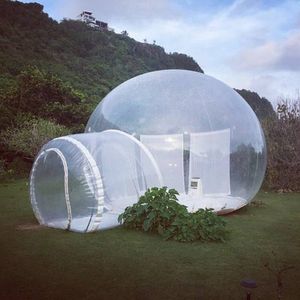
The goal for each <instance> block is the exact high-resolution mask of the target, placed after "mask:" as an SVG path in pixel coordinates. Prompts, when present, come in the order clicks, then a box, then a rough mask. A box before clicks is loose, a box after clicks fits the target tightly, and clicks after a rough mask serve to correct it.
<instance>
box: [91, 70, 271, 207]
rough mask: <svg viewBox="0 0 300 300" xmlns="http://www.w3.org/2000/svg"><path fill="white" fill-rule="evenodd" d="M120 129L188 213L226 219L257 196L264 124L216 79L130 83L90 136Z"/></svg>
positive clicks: (160, 76)
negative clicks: (210, 212) (209, 212)
mask: <svg viewBox="0 0 300 300" xmlns="http://www.w3.org/2000/svg"><path fill="white" fill-rule="evenodd" d="M107 129H118V130H120V131H123V132H127V133H128V134H131V135H132V136H134V137H135V138H136V139H137V140H139V141H140V142H142V143H143V144H144V145H145V146H146V147H147V148H148V150H149V151H150V152H151V154H152V156H153V158H154V159H155V161H156V163H157V165H158V167H159V170H160V173H161V174H162V180H163V185H166V186H167V187H168V188H175V189H177V190H178V191H179V193H180V197H179V200H180V202H181V203H183V204H185V205H187V206H188V208H189V209H190V210H196V209H198V208H201V207H208V208H213V209H214V210H215V211H217V212H219V213H226V212H230V211H233V210H236V209H238V208H240V207H242V206H244V205H246V204H247V203H248V202H249V201H251V199H252V198H253V197H254V196H255V194H256V193H257V191H258V190H259V188H260V186H261V183H262V181H263V177H264V173H265V168H266V146H265V140H264V135H263V132H262V129H261V126H260V123H259V121H258V119H257V117H256V115H255V113H254V112H253V111H252V109H251V108H250V106H249V105H248V104H247V103H246V101H245V100H244V99H243V98H242V97H241V96H240V95H239V94H238V93H237V92H235V91H234V90H233V89H232V88H230V87H228V86H227V85H225V84H224V83H222V82H221V81H219V80H216V79H214V78H212V77H210V76H207V75H204V74H201V73H198V72H193V71H185V70H164V71H156V72H150V73H146V74H143V75H140V76H137V77H135V78H132V79H130V80H128V81H126V82H124V83H123V84H121V85H119V86H118V87H116V88H115V89H114V90H113V91H111V92H110V93H109V94H108V95H107V96H106V97H105V98H104V99H103V100H102V102H101V103H100V104H99V105H98V106H97V108H96V109H95V111H94V112H93V114H92V116H91V117H90V119H89V121H88V124H87V127H86V132H102V131H104V130H107Z"/></svg>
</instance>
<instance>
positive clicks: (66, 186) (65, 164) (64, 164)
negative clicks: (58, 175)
mask: <svg viewBox="0 0 300 300" xmlns="http://www.w3.org/2000/svg"><path fill="white" fill-rule="evenodd" d="M51 151H53V152H55V153H56V154H57V155H58V156H59V158H60V159H61V161H62V164H63V168H64V193H65V202H66V208H67V214H68V224H67V229H70V226H71V222H72V210H71V204H70V196H69V185H68V164H67V161H66V159H65V156H64V155H63V153H62V152H61V151H60V150H59V149H58V148H49V149H47V150H43V151H41V153H39V155H38V156H37V158H36V160H35V163H34V166H33V168H32V172H31V178H30V187H31V188H30V196H31V200H32V201H31V202H32V203H33V205H32V206H33V207H34V213H35V215H36V217H37V219H38V220H39V221H40V223H41V224H45V223H46V222H45V221H44V219H43V218H42V216H41V213H40V211H39V209H38V206H37V202H36V197H35V188H34V184H33V180H34V171H35V168H36V165H37V163H38V161H39V159H40V158H41V157H42V155H44V154H45V153H47V152H51Z"/></svg>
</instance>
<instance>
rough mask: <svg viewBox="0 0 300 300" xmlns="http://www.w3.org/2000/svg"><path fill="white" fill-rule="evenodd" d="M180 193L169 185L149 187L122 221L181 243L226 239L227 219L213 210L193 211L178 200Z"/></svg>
mask: <svg viewBox="0 0 300 300" xmlns="http://www.w3.org/2000/svg"><path fill="white" fill-rule="evenodd" d="M176 195H178V192H177V191H176V190H174V189H170V190H168V189H167V187H163V188H157V187H154V188H151V189H148V190H147V191H146V193H145V195H144V196H141V197H140V199H139V201H138V202H137V203H136V204H134V205H133V206H129V207H127V208H126V209H125V211H124V213H122V214H121V215H120V216H119V222H120V223H123V225H124V226H125V227H127V228H131V229H137V230H143V231H146V232H155V233H158V234H160V235H161V236H163V237H164V238H165V239H173V240H176V241H180V242H192V241H196V240H201V241H224V240H225V236H226V230H225V221H224V220H223V219H222V218H221V217H218V216H217V215H216V214H214V213H213V212H212V209H199V210H198V211H197V212H195V213H189V212H188V211H187V209H186V206H184V205H180V204H179V203H178V202H177V201H178V199H177V197H176Z"/></svg>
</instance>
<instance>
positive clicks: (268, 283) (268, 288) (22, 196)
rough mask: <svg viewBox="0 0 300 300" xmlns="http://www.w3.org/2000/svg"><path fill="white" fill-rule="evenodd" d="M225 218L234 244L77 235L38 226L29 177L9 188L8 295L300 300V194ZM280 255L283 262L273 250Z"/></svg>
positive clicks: (124, 234) (0, 198) (4, 254)
mask: <svg viewBox="0 0 300 300" xmlns="http://www.w3.org/2000/svg"><path fill="white" fill-rule="evenodd" d="M256 199H257V201H258V202H262V203H260V204H259V205H256V206H250V207H246V208H243V209H242V210H240V211H239V212H236V213H234V214H231V215H229V216H227V217H226V220H227V223H228V226H227V227H228V229H229V230H230V235H229V239H228V241H227V242H226V243H200V242H197V243H192V244H182V243H178V242H173V241H167V242H166V241H163V240H162V239H161V238H160V237H159V236H156V235H149V234H144V233H141V232H135V231H129V230H125V229H123V228H116V229H112V230H107V231H104V232H98V233H92V234H78V233H71V232H65V231H60V230H55V229H48V228H43V227H40V226H36V224H37V222H36V220H35V218H34V216H33V214H32V211H31V207H30V203H29V197H28V186H27V183H26V181H24V180H19V181H15V182H13V183H8V184H0V205H1V206H0V207H1V211H0V253H1V266H0V299H245V297H244V291H243V289H242V287H241V286H240V280H242V279H244V278H252V279H255V280H256V281H257V284H258V288H257V289H256V290H255V291H254V295H253V298H252V299H276V297H277V294H276V276H275V275H274V274H272V273H271V272H269V271H268V270H267V269H266V268H265V267H264V264H265V263H269V264H270V265H271V266H272V267H274V268H279V269H280V268H282V267H285V266H293V267H294V268H293V269H291V270H289V271H287V272H285V273H284V274H283V277H282V279H283V288H282V296H283V297H282V299H295V300H296V299H300V194H275V193H263V192H261V193H260V194H259V195H258V196H257V198H256ZM272 251H273V252H274V253H275V256H274V255H273V254H272Z"/></svg>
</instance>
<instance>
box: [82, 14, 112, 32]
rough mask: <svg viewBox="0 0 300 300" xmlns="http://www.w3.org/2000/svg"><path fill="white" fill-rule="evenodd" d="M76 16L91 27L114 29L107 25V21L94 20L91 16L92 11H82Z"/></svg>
mask: <svg viewBox="0 0 300 300" xmlns="http://www.w3.org/2000/svg"><path fill="white" fill-rule="evenodd" d="M77 18H78V20H80V21H82V22H84V23H86V24H87V25H89V26H91V27H93V28H97V29H101V30H108V31H114V30H113V29H112V28H110V27H108V24H107V23H105V22H102V21H99V20H96V18H95V17H94V16H93V13H92V12H90V11H83V12H82V13H81V14H80V15H79V16H78V17H77Z"/></svg>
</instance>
